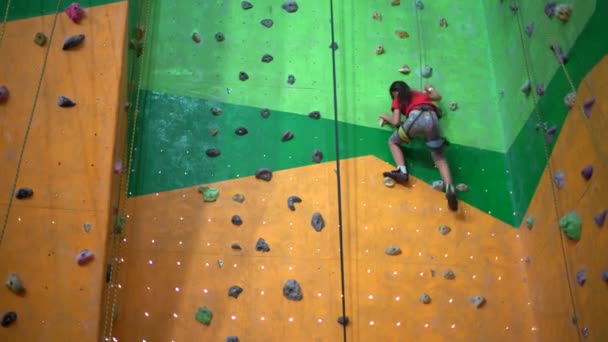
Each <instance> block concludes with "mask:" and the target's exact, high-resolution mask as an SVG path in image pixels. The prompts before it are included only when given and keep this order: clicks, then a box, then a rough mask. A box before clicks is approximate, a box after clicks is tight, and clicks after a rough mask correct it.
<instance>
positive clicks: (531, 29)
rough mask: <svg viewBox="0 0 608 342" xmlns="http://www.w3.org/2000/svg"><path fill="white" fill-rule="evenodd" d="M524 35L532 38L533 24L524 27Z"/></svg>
mask: <svg viewBox="0 0 608 342" xmlns="http://www.w3.org/2000/svg"><path fill="white" fill-rule="evenodd" d="M525 30H526V34H527V35H528V37H532V33H534V22H531V23H529V24H528V25H526V29H525Z"/></svg>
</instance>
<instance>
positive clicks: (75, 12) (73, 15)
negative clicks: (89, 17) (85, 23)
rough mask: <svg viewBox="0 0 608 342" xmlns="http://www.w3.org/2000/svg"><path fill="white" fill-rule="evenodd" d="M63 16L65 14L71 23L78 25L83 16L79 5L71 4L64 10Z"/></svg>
mask: <svg viewBox="0 0 608 342" xmlns="http://www.w3.org/2000/svg"><path fill="white" fill-rule="evenodd" d="M65 14H67V16H68V17H69V18H70V19H72V21H73V22H75V23H76V24H78V23H79V22H80V20H81V19H82V17H83V16H84V10H83V9H82V6H80V4H79V3H77V2H72V4H71V5H70V6H68V7H67V8H66V9H65Z"/></svg>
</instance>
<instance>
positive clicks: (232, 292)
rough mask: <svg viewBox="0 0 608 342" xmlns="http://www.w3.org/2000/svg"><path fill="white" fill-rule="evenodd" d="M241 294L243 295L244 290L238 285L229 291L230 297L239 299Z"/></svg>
mask: <svg viewBox="0 0 608 342" xmlns="http://www.w3.org/2000/svg"><path fill="white" fill-rule="evenodd" d="M241 293H243V288H242V287H240V286H238V285H234V286H230V288H229V289H228V296H230V297H234V298H239V295H240V294H241Z"/></svg>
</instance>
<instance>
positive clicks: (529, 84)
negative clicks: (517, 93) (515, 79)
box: [521, 80, 532, 96]
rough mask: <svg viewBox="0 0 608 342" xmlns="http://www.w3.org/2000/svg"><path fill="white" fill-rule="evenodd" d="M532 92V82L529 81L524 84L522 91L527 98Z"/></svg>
mask: <svg viewBox="0 0 608 342" xmlns="http://www.w3.org/2000/svg"><path fill="white" fill-rule="evenodd" d="M531 90H532V82H530V80H527V81H526V82H524V84H522V86H521V91H522V92H523V93H524V94H526V96H528V95H530V91H531Z"/></svg>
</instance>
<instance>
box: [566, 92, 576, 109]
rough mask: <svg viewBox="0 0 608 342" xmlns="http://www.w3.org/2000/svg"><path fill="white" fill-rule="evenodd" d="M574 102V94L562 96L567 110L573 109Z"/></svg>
mask: <svg viewBox="0 0 608 342" xmlns="http://www.w3.org/2000/svg"><path fill="white" fill-rule="evenodd" d="M575 102H576V93H574V92H572V93H568V94H566V96H564V103H565V104H566V106H568V108H572V107H574V103H575Z"/></svg>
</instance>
